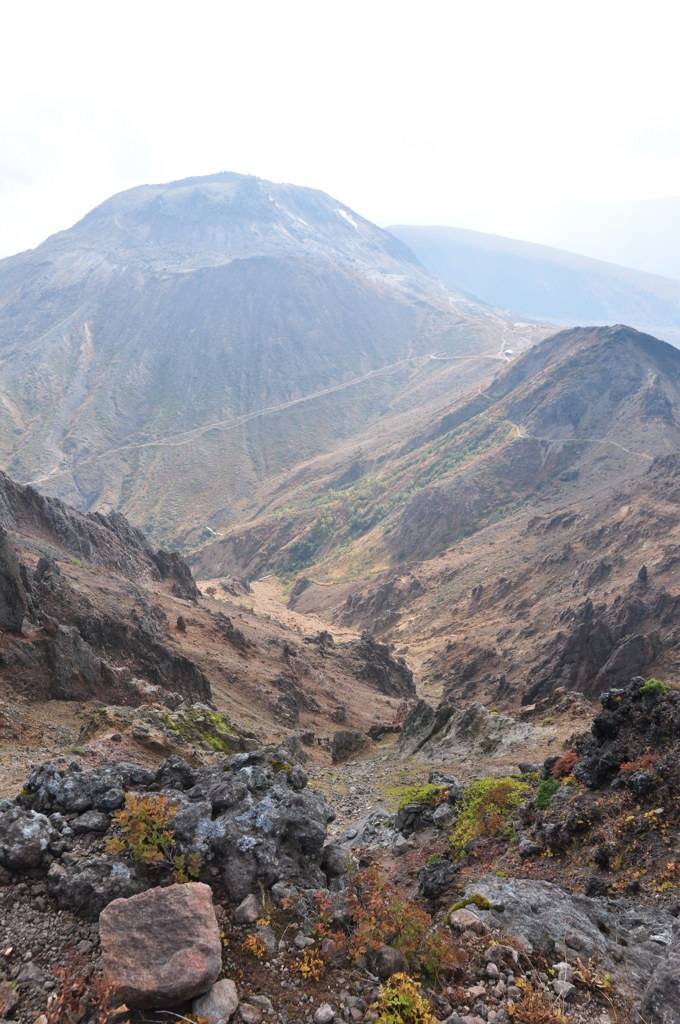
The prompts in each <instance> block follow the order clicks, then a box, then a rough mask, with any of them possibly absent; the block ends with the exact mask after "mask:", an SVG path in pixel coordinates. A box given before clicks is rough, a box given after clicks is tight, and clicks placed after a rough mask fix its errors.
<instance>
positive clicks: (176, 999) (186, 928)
mask: <svg viewBox="0 0 680 1024" xmlns="http://www.w3.org/2000/svg"><path fill="white" fill-rule="evenodd" d="M99 934H100V937H101V944H102V958H103V971H104V978H105V981H106V983H107V984H108V985H111V986H112V987H113V988H114V989H115V996H114V998H115V1000H116V1001H122V1002H125V1003H126V1004H127V1005H128V1006H130V1007H135V1008H139V1009H144V1008H150V1007H156V1008H163V1007H171V1006H176V1005H177V1004H178V1003H181V1002H184V1000H186V999H193V998H194V997H195V996H198V995H201V994H202V993H204V992H207V991H208V989H209V988H210V987H211V986H212V985H213V984H214V983H215V982H216V981H217V978H218V976H219V973H220V970H221V969H222V946H221V943H220V930H219V927H218V924H217V918H216V917H215V911H214V909H213V904H212V891H211V889H210V887H209V886H207V885H203V884H202V883H201V882H188V883H186V884H185V885H171V886H169V887H168V888H166V889H159V888H156V889H150V890H149V891H148V892H144V893H140V894H139V895H138V896H132V897H131V898H130V899H119V900H114V901H113V902H112V903H109V905H108V906H107V907H106V908H105V909H104V910H103V911H102V913H101V914H100V917H99Z"/></svg>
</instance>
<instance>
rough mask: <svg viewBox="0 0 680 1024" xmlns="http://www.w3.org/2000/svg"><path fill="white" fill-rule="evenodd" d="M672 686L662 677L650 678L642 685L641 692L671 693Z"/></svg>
mask: <svg viewBox="0 0 680 1024" xmlns="http://www.w3.org/2000/svg"><path fill="white" fill-rule="evenodd" d="M671 690H672V686H669V684H668V683H664V682H663V681H662V680H661V679H648V680H647V682H646V683H645V684H644V686H641V687H640V693H658V694H661V695H664V694H666V693H670V691H671Z"/></svg>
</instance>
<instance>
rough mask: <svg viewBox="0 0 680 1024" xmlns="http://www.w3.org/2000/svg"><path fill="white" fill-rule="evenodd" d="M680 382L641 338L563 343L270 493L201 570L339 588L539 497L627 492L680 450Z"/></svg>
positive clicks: (568, 336) (543, 347)
mask: <svg viewBox="0 0 680 1024" xmlns="http://www.w3.org/2000/svg"><path fill="white" fill-rule="evenodd" d="M679 369H680V355H678V352H677V350H676V349H674V348H673V347H672V346H670V345H668V344H666V343H664V342H661V341H658V340H656V339H654V338H652V337H650V336H648V335H642V334H639V333H638V332H636V331H633V330H632V329H630V328H625V327H615V328H599V329H598V328H584V329H574V330H572V331H564V332H562V333H560V334H558V335H555V336H554V337H552V338H549V339H546V340H545V341H543V342H541V343H540V344H538V345H536V346H534V347H533V348H532V349H531V350H529V351H528V352H527V353H526V354H525V355H524V356H522V357H521V358H519V359H517V360H515V361H514V362H513V363H512V365H510V366H508V367H507V368H505V369H503V370H502V371H501V372H500V373H498V374H497V375H496V376H495V377H494V378H493V379H492V380H491V381H490V382H489V383H488V384H486V385H485V386H481V387H480V386H479V385H478V386H476V387H475V388H474V389H473V390H472V391H471V392H470V393H468V395H466V396H464V397H462V398H461V399H459V400H458V401H455V402H454V403H451V404H449V405H444V406H443V407H441V406H440V408H439V409H438V410H437V414H436V418H435V417H432V418H430V419H429V421H426V422H422V421H421V422H420V423H419V424H416V425H415V428H414V427H411V429H410V430H402V432H401V433H400V435H397V436H395V435H394V434H392V433H390V432H389V431H385V432H384V433H381V434H380V435H376V434H373V435H372V436H367V435H364V436H363V437H362V438H361V446H358V445H357V447H356V448H354V449H350V450H349V451H347V452H346V454H345V457H344V459H343V460H340V459H338V458H337V457H336V458H335V459H334V461H333V462H329V460H315V461H312V462H310V463H307V464H305V465H304V466H303V467H301V468H300V471H298V472H297V473H296V474H295V475H293V476H292V477H291V476H289V477H288V478H287V479H285V480H284V481H277V482H276V487H271V486H270V487H268V488H267V487H264V488H263V489H262V490H261V491H259V492H258V495H257V498H258V501H257V505H256V506H255V509H256V511H255V514H254V515H253V516H252V517H251V521H250V522H246V523H242V524H239V526H238V528H237V529H233V530H231V531H227V532H226V533H225V536H224V537H223V538H222V539H221V540H220V541H217V542H214V543H212V544H209V545H207V546H206V547H204V548H203V549H202V550H201V552H200V553H199V554H197V555H196V556H192V558H191V563H192V565H193V566H194V569H195V571H196V572H197V574H198V575H199V576H208V577H212V576H217V575H220V574H223V573H229V572H234V571H240V572H242V571H248V572H250V573H251V574H263V573H266V572H273V571H278V572H279V573H284V574H288V575H290V574H293V573H295V572H300V571H301V570H303V569H304V570H307V567H309V568H310V569H311V567H313V572H314V578H315V579H316V580H318V581H319V582H323V583H325V584H335V583H337V582H339V581H341V580H343V579H351V578H356V577H359V576H361V575H362V574H364V573H366V572H367V571H369V572H376V571H383V570H385V569H387V568H390V567H392V566H396V565H397V564H398V563H400V562H403V561H404V560H412V559H414V558H415V559H429V558H432V557H433V556H441V555H444V553H445V552H446V551H447V549H451V548H452V546H455V545H456V544H458V543H460V542H461V541H462V539H463V538H465V537H469V536H471V535H473V534H475V533H476V532H477V531H479V530H480V529H482V528H484V527H486V526H488V525H489V524H491V523H492V522H496V521H499V520H501V519H504V518H507V517H509V516H511V515H512V514H514V513H515V512H516V511H517V510H518V509H520V508H522V507H526V506H527V505H531V504H533V503H535V502H536V500H538V499H539V498H540V499H541V500H545V501H548V502H556V503H558V504H559V503H565V502H567V503H568V502H571V501H572V500H573V499H575V498H578V496H579V495H581V494H584V493H586V492H589V491H590V490H591V489H593V488H595V489H596V490H597V489H600V488H602V487H604V486H612V485H615V484H622V483H623V482H624V481H625V480H627V479H630V478H632V477H635V476H637V475H638V474H640V473H641V472H643V471H644V470H645V469H646V468H647V466H648V464H649V462H650V461H651V460H652V459H653V458H654V457H655V456H656V455H661V454H664V453H666V452H668V451H669V450H674V449H676V447H677V444H678V440H680V438H679V435H678V427H677V416H676V413H675V412H674V410H677V409H678V402H679V401H680V389H679V377H678V371H679ZM402 426H404V427H405V426H406V424H404V423H403V421H402ZM258 506H259V507H258Z"/></svg>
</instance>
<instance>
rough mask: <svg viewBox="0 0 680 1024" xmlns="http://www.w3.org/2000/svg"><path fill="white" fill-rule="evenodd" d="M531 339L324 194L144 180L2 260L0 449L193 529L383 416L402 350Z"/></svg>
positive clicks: (234, 181)
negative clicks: (261, 484) (262, 482)
mask: <svg viewBox="0 0 680 1024" xmlns="http://www.w3.org/2000/svg"><path fill="white" fill-rule="evenodd" d="M540 336H542V335H541V332H540V330H538V331H537V329H536V328H534V327H531V326H527V327H526V329H525V328H524V327H523V326H522V325H513V324H512V323H511V322H509V321H508V320H507V318H505V319H504V318H503V316H501V315H499V314H497V313H495V311H494V310H492V309H491V308H489V307H485V306H483V305H480V304H478V303H477V304H475V303H474V302H470V301H468V300H467V299H465V297H464V296H462V295H461V294H452V293H451V292H450V291H448V290H447V288H446V287H445V286H444V285H443V284H442V283H441V282H440V281H438V280H437V279H435V278H434V277H432V276H431V275H430V274H429V273H428V272H427V271H426V270H424V268H423V267H422V266H421V265H420V264H419V263H418V261H417V259H416V258H415V257H414V256H413V254H412V253H411V252H410V250H408V249H407V247H406V246H405V245H403V243H401V242H399V241H398V240H397V239H396V238H394V237H393V236H392V235H390V234H388V233H387V232H385V231H382V230H381V229H379V228H377V227H375V225H373V224H371V223H370V222H368V221H367V220H365V219H364V218H362V217H360V216H359V215H358V214H356V213H354V212H353V211H352V210H350V209H349V208H348V207H346V206H344V205H343V204H342V203H339V202H337V201H336V200H335V199H332V198H331V197H330V196H328V195H325V194H324V193H322V192H318V191H314V190H312V189H308V188H299V187H296V186H294V185H277V184H273V183H271V182H267V181H263V180H261V179H259V178H254V177H249V176H242V175H238V174H231V173H223V174H217V175H213V176H210V177H205V178H189V179H185V180H183V181H178V182H172V183H170V184H166V185H144V186H140V187H138V188H134V189H131V190H130V191H128V192H123V193H121V194H119V195H116V196H113V197H112V198H111V199H109V200H107V201H106V202H104V203H102V205H101V206H99V207H97V208H96V209H95V210H93V211H92V212H91V213H89V214H88V215H87V216H86V217H84V218H83V220H81V221H80V222H79V223H78V224H76V225H75V226H74V227H72V228H71V229H69V230H68V231H63V232H61V233H59V234H57V235H54V236H52V237H51V238H49V239H47V241H46V242H44V243H43V244H42V245H40V246H39V247H38V248H37V249H35V250H30V251H28V252H25V253H21V254H19V255H17V256H13V257H10V258H9V259H5V260H3V261H1V262H0V339H1V340H0V403H1V407H2V417H1V419H0V463H1V464H2V466H3V467H4V468H5V469H7V470H8V471H9V472H11V474H12V475H13V477H14V478H15V479H18V480H20V481H23V482H31V483H32V484H34V485H35V486H37V487H38V488H40V489H42V490H43V491H45V492H46V493H49V494H53V495H57V496H59V497H61V498H63V499H64V500H67V501H69V502H70V503H71V504H72V505H74V506H76V507H77V508H79V509H81V510H85V511H91V510H101V511H104V512H106V511H109V510H111V509H115V510H120V511H123V512H125V513H126V514H127V515H128V516H129V517H130V518H131V520H132V521H133V522H134V523H135V524H136V525H137V526H141V527H142V528H143V529H144V530H145V532H146V533H147V534H148V535H150V536H152V537H154V538H155V539H156V540H157V541H168V540H177V539H178V538H181V537H184V538H185V539H188V540H191V539H192V538H193V540H194V541H196V540H197V539H198V538H199V537H200V535H201V531H202V530H204V528H207V533H208V534H209V531H210V529H214V528H216V527H219V526H220V525H223V524H228V523H230V522H232V521H233V519H234V518H235V517H236V516H237V515H238V510H239V508H240V505H241V504H242V503H243V501H244V500H245V499H246V498H247V497H248V495H250V494H251V492H252V490H253V488H254V486H255V485H256V484H257V483H258V481H260V480H262V479H263V478H265V477H267V476H268V475H270V474H272V473H275V472H279V471H280V470H282V469H285V468H288V467H290V466H291V465H294V464H295V463H297V462H299V461H300V459H304V458H310V457H312V456H314V455H316V454H318V453H320V452H323V451H328V450H329V449H331V448H333V447H334V446H336V445H337V444H339V443H341V442H342V441H343V440H344V439H345V438H347V437H351V436H352V435H353V434H355V433H356V432H357V430H358V429H359V428H361V427H363V426H364V425H365V424H366V423H367V422H371V421H374V420H375V419H376V417H377V416H378V415H379V414H380V413H381V412H383V413H384V412H385V410H386V409H387V408H388V406H389V403H390V401H391V400H392V398H393V397H394V396H395V395H396V394H398V393H399V391H400V389H401V388H402V387H403V385H404V383H405V381H407V380H408V378H409V376H410V375H411V373H412V370H413V364H412V362H411V360H413V359H415V360H419V361H420V362H422V361H423V360H425V361H427V359H428V358H429V356H430V355H431V354H436V355H440V356H441V355H444V356H456V357H466V356H467V357H469V356H475V355H478V354H480V353H487V354H492V355H494V356H495V355H496V353H497V352H498V351H499V350H501V349H503V348H504V347H505V345H507V344H508V343H510V342H512V344H514V346H515V348H518V349H520V350H521V349H522V348H523V347H526V345H528V344H530V343H531V342H532V341H533V340H535V338H536V337H540ZM513 339H514V340H513ZM487 362H488V360H487ZM192 530H193V533H191V531H192Z"/></svg>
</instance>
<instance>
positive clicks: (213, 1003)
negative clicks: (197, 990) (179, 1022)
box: [193, 978, 238, 1024]
mask: <svg viewBox="0 0 680 1024" xmlns="http://www.w3.org/2000/svg"><path fill="white" fill-rule="evenodd" d="M237 1007H238V994H237V992H236V985H235V984H234V982H233V981H232V980H231V979H230V978H223V979H222V980H221V981H217V982H215V984H214V985H213V986H212V988H211V989H209V990H208V991H207V992H206V994H205V995H204V996H201V997H200V999H196V1000H195V1002H194V1005H193V1013H194V1017H202V1018H203V1020H205V1022H206V1024H226V1022H227V1021H228V1020H229V1018H230V1017H231V1016H232V1014H233V1013H234V1011H235V1010H236V1008H237Z"/></svg>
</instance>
